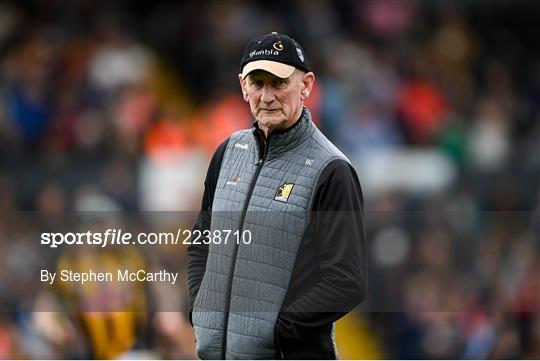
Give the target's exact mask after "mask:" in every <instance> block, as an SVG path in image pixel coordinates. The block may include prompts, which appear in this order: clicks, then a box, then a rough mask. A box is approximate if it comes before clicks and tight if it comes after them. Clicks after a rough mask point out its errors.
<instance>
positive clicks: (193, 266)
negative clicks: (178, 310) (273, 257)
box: [188, 140, 367, 358]
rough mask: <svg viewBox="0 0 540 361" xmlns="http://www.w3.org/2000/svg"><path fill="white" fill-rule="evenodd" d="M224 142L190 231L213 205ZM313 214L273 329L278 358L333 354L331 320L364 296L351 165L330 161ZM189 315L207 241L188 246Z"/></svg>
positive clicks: (205, 223)
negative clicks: (199, 210)
mask: <svg viewBox="0 0 540 361" xmlns="http://www.w3.org/2000/svg"><path fill="white" fill-rule="evenodd" d="M227 143H228V140H226V141H225V142H223V143H222V144H221V145H220V146H219V147H218V149H217V150H216V152H215V153H214V155H213V157H212V160H211V162H210V166H209V168H208V172H207V175H206V179H205V182H204V187H205V188H204V195H203V200H202V206H201V212H200V213H199V216H198V218H197V221H196V224H195V226H194V229H199V230H205V229H209V228H210V219H211V211H212V203H213V200H214V193H215V189H216V184H217V180H218V177H219V170H220V168H221V162H222V160H223V156H224V153H225V149H226V148H227ZM314 197H315V198H314V202H313V203H312V209H311V210H310V211H311V212H312V213H311V215H312V217H310V222H309V224H308V226H307V229H306V232H305V234H304V236H303V238H302V240H301V243H300V247H299V250H298V253H297V257H296V261H295V265H294V268H293V271H292V274H291V280H290V283H289V288H288V290H287V293H286V295H285V299H284V301H283V304H282V307H281V310H280V313H279V315H278V320H277V323H276V327H275V342H276V348H277V349H278V354H277V355H276V356H277V357H279V356H282V357H286V358H333V357H334V356H333V355H334V350H333V344H331V342H332V340H331V339H330V333H331V326H332V323H333V322H334V321H336V320H338V319H339V318H341V317H342V316H343V315H345V314H346V313H347V312H349V311H351V310H352V309H353V308H354V307H356V306H357V305H358V304H359V303H361V302H362V300H363V299H364V296H365V289H366V279H367V250H366V241H365V236H364V222H363V197H362V191H361V188H360V183H359V181H358V177H357V175H356V172H355V170H354V169H353V168H352V166H351V165H350V164H349V163H348V162H346V161H344V160H341V159H337V160H334V161H331V162H330V163H329V164H328V165H327V166H326V167H325V168H324V169H323V171H322V174H321V176H320V177H319V179H318V181H317V183H316V185H315V193H314ZM188 255H189V263H188V281H189V295H190V319H191V310H192V308H193V303H194V301H195V298H196V296H197V293H198V291H199V287H200V285H201V281H202V278H203V275H204V272H205V268H206V259H207V256H208V245H204V244H200V245H191V246H189V248H188Z"/></svg>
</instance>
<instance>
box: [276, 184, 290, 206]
mask: <svg viewBox="0 0 540 361" xmlns="http://www.w3.org/2000/svg"><path fill="white" fill-rule="evenodd" d="M293 187H294V183H284V184H283V185H282V186H281V187H279V189H278V190H277V192H276V196H275V197H274V200H276V201H280V202H285V203H287V201H288V200H289V196H290V195H291V192H292V189H293Z"/></svg>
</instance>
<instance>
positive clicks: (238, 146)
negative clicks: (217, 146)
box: [234, 143, 248, 150]
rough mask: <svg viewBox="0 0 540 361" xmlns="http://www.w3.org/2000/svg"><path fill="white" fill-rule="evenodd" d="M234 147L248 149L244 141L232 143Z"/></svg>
mask: <svg viewBox="0 0 540 361" xmlns="http://www.w3.org/2000/svg"><path fill="white" fill-rule="evenodd" d="M234 147H235V148H240V149H244V150H247V149H248V145H247V143H244V144H240V143H234Z"/></svg>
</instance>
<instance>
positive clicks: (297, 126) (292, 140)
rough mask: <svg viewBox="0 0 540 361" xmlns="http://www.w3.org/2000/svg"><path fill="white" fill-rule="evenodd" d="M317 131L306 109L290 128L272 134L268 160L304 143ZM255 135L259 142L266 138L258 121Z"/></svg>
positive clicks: (268, 143) (254, 127)
mask: <svg viewBox="0 0 540 361" xmlns="http://www.w3.org/2000/svg"><path fill="white" fill-rule="evenodd" d="M314 131H315V124H313V121H312V120H311V113H310V112H309V110H308V109H307V108H306V107H304V108H303V109H302V114H301V115H300V118H299V119H298V120H297V121H296V122H295V123H294V124H293V125H291V126H290V127H289V128H287V129H282V130H277V131H274V132H271V133H270V134H269V135H268V139H267V147H268V148H267V155H266V159H270V158H272V157H274V156H276V155H278V154H281V153H283V152H286V151H288V150H290V149H293V148H295V147H297V146H298V145H300V144H301V143H303V142H304V141H305V140H306V139H307V138H309V137H310V136H311V135H312V134H313V132H314ZM253 135H254V136H255V139H256V140H257V141H259V142H260V141H262V139H261V138H262V137H263V136H264V135H263V133H262V130H261V129H260V128H259V124H258V123H257V121H254V122H253Z"/></svg>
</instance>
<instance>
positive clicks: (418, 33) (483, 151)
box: [0, 0, 540, 359]
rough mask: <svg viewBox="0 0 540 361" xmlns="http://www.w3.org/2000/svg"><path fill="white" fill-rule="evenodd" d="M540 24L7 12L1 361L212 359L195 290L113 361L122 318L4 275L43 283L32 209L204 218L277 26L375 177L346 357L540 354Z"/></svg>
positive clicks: (296, 14)
mask: <svg viewBox="0 0 540 361" xmlns="http://www.w3.org/2000/svg"><path fill="white" fill-rule="evenodd" d="M538 23H540V4H538V3H536V2H533V1H502V0H496V1H490V2H480V1H478V2H475V1H442V0H437V1H429V2H428V1H424V2H419V1H405V0H404V1H395V0H377V1H368V0H364V1H339V2H331V1H323V0H316V1H307V0H296V1H292V2H286V1H277V2H272V3H271V4H268V3H266V2H262V1H258V2H257V1H255V2H249V1H234V2H232V1H231V2H229V1H208V2H199V1H183V2H164V3H160V2H153V3H152V4H150V3H148V2H145V1H142V0H141V1H127V0H124V1H114V2H99V1H89V0H76V1H69V2H65V1H59V0H40V1H28V2H17V1H7V2H2V3H1V4H0V94H1V97H0V109H1V112H0V150H1V151H0V212H1V213H0V214H1V215H2V217H1V218H2V220H0V222H2V223H3V224H0V241H1V243H2V244H1V247H0V251H1V262H2V272H1V274H0V275H1V278H2V284H1V285H0V287H1V288H2V293H1V295H0V307H1V313H0V358H64V357H69V358H93V357H100V358H136V357H140V358H146V359H148V358H152V357H155V358H177V359H178V358H193V357H195V356H194V353H193V352H194V341H193V334H192V330H191V329H190V326H189V323H188V321H187V318H186V316H185V306H183V305H184V304H185V303H184V300H185V298H186V297H187V296H186V288H185V285H183V286H181V287H178V289H176V290H174V291H171V290H169V291H168V293H160V294H157V295H155V297H157V298H158V299H159V298H160V297H165V298H167V299H170V298H171V297H172V298H174V297H175V296H174V295H175V294H176V295H177V298H178V300H180V301H179V302H180V303H182V305H181V306H178V307H176V306H175V307H171V308H170V309H168V310H172V309H174V310H175V311H176V312H154V313H152V314H151V317H150V316H149V315H150V314H149V315H145V321H144V322H141V324H142V326H140V327H139V328H144V331H143V332H138V333H136V334H134V335H132V336H126V335H120V336H122V337H123V338H122V340H124V341H122V342H124V343H123V344H122V345H121V346H118V345H116V346H115V347H112V346H111V347H109V348H108V349H109V351H110V350H114V352H112V353H100V352H101V351H100V350H99V348H98V349H96V348H95V347H93V346H92V345H96V344H98V343H99V342H101V344H103V342H105V341H107V340H105V341H103V340H95V339H92V336H91V335H92V333H91V332H89V331H88V328H89V326H88V325H89V324H90V323H91V324H92V325H94V326H92V327H95V328H97V329H98V330H99V329H100V328H99V327H103V328H104V330H105V329H107V327H109V328H110V327H111V326H107V325H106V324H104V325H100V324H99V323H96V322H97V321H96V320H95V319H96V318H99V317H102V318H103V317H105V316H103V315H101V316H100V315H99V314H92V313H90V314H88V312H86V313H84V312H83V313H84V315H83V316H81V315H80V314H79V315H78V314H77V313H76V312H72V314H70V313H69V312H67V311H63V312H32V310H35V311H37V310H40V309H41V310H44V309H47V310H52V307H43V306H42V305H43V303H44V302H45V303H47V302H49V301H48V298H50V295H48V294H47V293H46V292H42V290H41V288H42V287H40V285H36V286H35V287H30V288H28V289H25V290H24V292H22V291H19V292H15V291H14V290H13V289H12V288H9V287H12V285H11V286H10V285H7V284H9V283H10V282H6V281H5V280H6V279H8V278H9V279H11V280H17V279H19V278H20V277H26V278H32V277H37V276H35V275H32V272H39V263H40V259H39V258H40V256H41V255H40V251H41V250H40V248H39V245H38V244H37V243H35V245H34V244H33V242H36V240H35V239H33V238H32V237H34V238H35V234H36V232H39V229H38V228H39V226H38V222H33V221H30V220H32V219H37V218H33V217H41V216H47V217H50V216H51V215H53V216H54V215H56V216H58V217H60V218H62V217H65V215H68V214H73V213H74V212H84V211H102V212H112V213H116V214H126V215H129V214H135V213H137V218H138V219H139V218H142V220H141V222H143V223H144V222H147V223H149V224H152V222H157V221H156V219H157V218H159V217H155V216H151V214H152V212H158V211H167V212H170V211H189V210H192V211H193V210H197V209H198V207H199V204H200V199H201V195H202V191H203V179H204V175H205V172H206V167H207V165H208V162H209V159H210V157H211V155H212V153H213V151H214V150H215V148H216V147H217V146H218V145H219V144H220V143H221V142H222V141H223V140H224V139H226V138H227V136H228V135H229V134H231V133H232V132H233V131H235V130H237V129H242V128H247V127H250V126H251V122H252V119H251V114H250V112H249V108H248V106H247V105H246V104H245V103H244V102H243V100H242V98H241V96H240V89H239V86H238V78H237V74H238V73H239V71H240V69H239V62H240V59H241V56H242V54H243V50H244V46H245V44H246V43H247V42H248V41H249V40H250V39H251V38H253V37H254V36H257V35H260V34H263V33H268V32H271V31H279V32H283V33H287V34H290V35H291V36H293V37H294V38H295V39H297V40H298V41H299V42H300V43H302V44H303V46H304V48H305V50H306V52H307V53H308V54H309V57H310V61H311V62H312V65H313V68H314V71H315V74H316V77H317V82H316V86H315V88H314V91H313V93H312V95H311V97H310V99H309V100H308V103H307V104H306V105H307V107H308V108H310V110H311V111H312V113H313V115H314V120H315V122H316V123H317V125H318V126H319V127H320V128H321V129H322V131H323V132H324V133H325V134H326V135H327V136H328V137H329V138H330V139H331V140H332V141H333V142H334V143H335V144H336V145H338V146H339V147H340V148H341V149H342V150H343V152H344V153H345V154H347V156H348V157H349V158H350V160H351V162H352V163H353V165H354V166H355V168H356V169H357V171H358V174H359V177H360V181H361V183H362V186H363V191H364V196H365V202H366V203H365V217H366V224H367V236H368V247H369V255H370V265H369V272H370V281H369V287H368V298H367V300H366V301H365V302H364V304H363V305H362V306H361V307H360V308H359V309H358V310H357V311H355V312H354V313H353V314H352V315H351V316H350V317H348V318H347V319H346V320H344V321H343V322H341V321H340V323H338V328H337V342H338V349H339V350H340V351H341V352H342V357H345V358H357V357H367V358H384V357H386V358H466V359H469V358H475V359H478V358H480V359H482V358H495V359H499V358H540V277H539V275H540V207H539V203H540V202H539V201H540V194H539V187H538V185H539V184H540V53H539V48H538V46H537V34H538ZM141 211H149V212H146V213H140V212H141ZM23 215H24V216H23ZM7 218H9V220H10V221H9V222H7V221H5V220H6V219H7ZM17 220H18V221H17ZM25 220H26V221H25ZM61 223H62V221H60V222H59V224H61ZM12 235H16V236H12ZM24 244H26V245H27V246H24ZM130 257H131V258H129V259H132V260H133V259H137V257H138V256H133V255H132V256H130ZM175 257H178V258H177V259H178V262H179V263H181V262H184V263H185V250H181V249H180V250H178V251H177V253H176V254H175V253H173V252H170V251H165V252H161V253H160V254H159V255H158V256H156V257H154V258H153V259H152V260H151V263H152V264H153V265H154V266H155V267H158V266H163V265H173V266H171V267H174V262H175ZM68 258H70V257H68ZM113 258H114V257H113ZM61 259H62V258H61V257H60V260H61ZM71 259H72V261H73V259H77V258H76V257H75V258H73V257H72V258H71ZM56 261H58V262H61V261H59V260H56ZM32 267H34V269H33V268H32ZM36 274H37V273H36ZM11 283H13V282H11ZM8 286H9V287H8ZM171 292H172V294H171ZM175 292H176V293H175ZM36 304H38V305H36ZM60 304H61V303H60ZM39 305H41V306H39ZM40 307H41V308H40ZM180 308H181V309H180ZM67 316H70V317H67ZM85 317H86V319H91V321H88V320H87V321H84V320H83V321H81V319H84V318H85ZM118 317H125V313H118V312H113V313H112V315H111V316H110V318H111V319H114V320H115V321H107V322H117V321H118ZM135 318H136V317H135ZM85 322H86V323H85ZM107 322H105V323H107ZM118 322H120V321H118ZM121 322H128V323H130V322H132V321H129V320H128V321H126V320H121ZM133 322H135V321H133ZM85 325H86V326H85ZM74 334H75V335H78V336H77V337H76V339H77V340H78V341H77V342H75V341H74V336H73V335H74ZM93 334H94V335H96V334H100V333H99V332H94V333H93ZM141 334H142V335H143V336H140V335H141ZM120 336H118V337H120ZM126 339H127V341H125V340H126ZM111 340H113V341H111ZM111 340H108V342H109V345H112V344H114V340H115V339H111ZM111 342H112V344H111ZM119 342H120V341H119Z"/></svg>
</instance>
